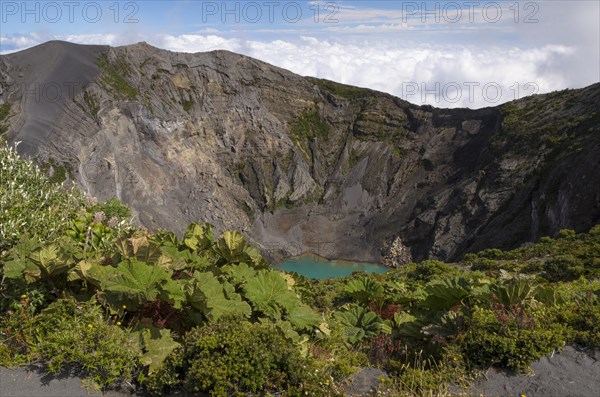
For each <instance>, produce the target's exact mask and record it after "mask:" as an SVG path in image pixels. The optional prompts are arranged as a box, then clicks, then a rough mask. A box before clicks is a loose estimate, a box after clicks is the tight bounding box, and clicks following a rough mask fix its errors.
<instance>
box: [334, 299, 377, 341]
mask: <svg viewBox="0 0 600 397" xmlns="http://www.w3.org/2000/svg"><path fill="white" fill-rule="evenodd" d="M334 317H335V318H336V319H337V320H338V321H339V322H340V323H341V324H342V325H343V326H344V328H345V329H344V332H345V334H346V337H347V338H348V342H350V343H352V344H355V343H358V342H360V341H361V340H363V339H366V338H370V337H372V336H375V335H377V334H379V332H380V331H381V328H382V327H383V320H382V319H381V318H380V317H379V316H378V315H377V314H375V313H373V312H372V311H368V310H367V309H365V308H364V307H360V306H354V307H352V308H351V309H350V310H348V311H345V312H336V313H335V314H334Z"/></svg>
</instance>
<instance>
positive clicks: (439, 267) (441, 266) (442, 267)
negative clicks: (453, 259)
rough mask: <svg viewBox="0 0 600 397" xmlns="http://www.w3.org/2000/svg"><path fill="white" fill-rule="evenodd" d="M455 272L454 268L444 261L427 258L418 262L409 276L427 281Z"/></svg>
mask: <svg viewBox="0 0 600 397" xmlns="http://www.w3.org/2000/svg"><path fill="white" fill-rule="evenodd" d="M455 273H456V270H455V268H453V267H452V266H450V265H448V264H446V263H444V262H440V261H433V260H427V261H423V262H421V263H418V264H417V265H416V267H415V270H414V271H412V272H411V273H410V274H409V276H410V277H412V278H414V279H416V280H421V281H425V282H427V281H430V280H432V279H434V278H437V277H438V276H441V275H444V276H450V275H452V274H455Z"/></svg>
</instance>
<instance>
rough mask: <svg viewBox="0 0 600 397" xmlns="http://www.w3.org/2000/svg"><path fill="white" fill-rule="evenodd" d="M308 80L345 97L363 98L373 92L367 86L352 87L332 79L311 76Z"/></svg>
mask: <svg viewBox="0 0 600 397" xmlns="http://www.w3.org/2000/svg"><path fill="white" fill-rule="evenodd" d="M310 80H311V81H312V82H313V83H315V84H316V85H317V87H319V88H321V89H323V90H326V91H329V92H331V93H332V94H334V95H337V96H340V97H343V98H346V99H358V98H364V97H367V96H370V95H372V93H373V91H371V90H369V89H367V88H360V87H354V86H351V85H346V84H340V83H336V82H334V81H329V80H322V79H316V78H311V79H310Z"/></svg>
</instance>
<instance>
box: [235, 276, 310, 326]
mask: <svg viewBox="0 0 600 397" xmlns="http://www.w3.org/2000/svg"><path fill="white" fill-rule="evenodd" d="M244 296H245V297H246V298H247V299H248V300H249V301H250V302H251V303H252V306H253V307H254V308H255V309H256V310H258V311H260V312H262V313H264V314H265V315H266V316H270V317H275V318H277V317H279V316H280V312H281V309H284V310H288V311H289V310H291V309H294V308H295V307H297V306H298V305H299V304H300V300H299V299H298V297H297V296H296V295H294V293H293V292H292V291H290V290H289V289H288V285H287V281H286V280H285V279H284V278H283V277H282V276H281V274H280V273H279V272H277V271H275V270H261V271H259V272H258V273H257V274H256V277H253V278H251V279H250V280H248V281H247V282H246V285H244Z"/></svg>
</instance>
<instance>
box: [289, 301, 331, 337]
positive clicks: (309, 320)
mask: <svg viewBox="0 0 600 397" xmlns="http://www.w3.org/2000/svg"><path fill="white" fill-rule="evenodd" d="M286 318H287V319H288V320H289V321H290V322H291V323H292V324H293V325H294V327H295V328H296V329H303V330H307V331H310V330H312V329H313V328H315V327H318V326H319V325H320V324H321V321H322V320H321V316H319V314H318V313H317V312H315V311H314V310H313V309H311V308H310V307H309V306H307V305H299V306H296V307H295V308H293V309H291V310H290V311H288V314H287V316H286Z"/></svg>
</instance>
